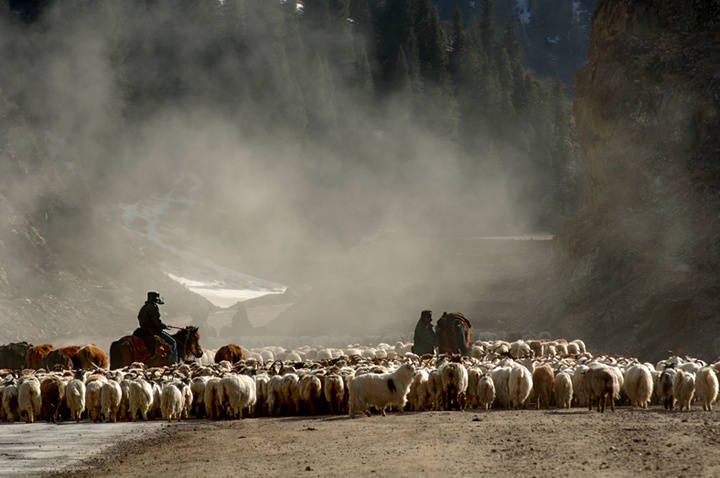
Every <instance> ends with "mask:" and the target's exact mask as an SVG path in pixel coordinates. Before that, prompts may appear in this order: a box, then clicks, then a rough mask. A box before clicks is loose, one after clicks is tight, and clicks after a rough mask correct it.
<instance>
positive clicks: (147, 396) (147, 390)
mask: <svg viewBox="0 0 720 478" xmlns="http://www.w3.org/2000/svg"><path fill="white" fill-rule="evenodd" d="M129 382H130V383H129V385H130V388H129V396H128V416H129V417H130V420H132V421H135V420H136V419H137V416H138V414H140V417H141V418H142V420H143V421H147V420H148V412H149V411H150V409H151V408H152V404H153V398H154V397H153V387H152V385H151V384H150V383H149V382H148V381H147V380H145V379H143V378H141V377H137V378H135V379H134V380H130V381H129Z"/></svg>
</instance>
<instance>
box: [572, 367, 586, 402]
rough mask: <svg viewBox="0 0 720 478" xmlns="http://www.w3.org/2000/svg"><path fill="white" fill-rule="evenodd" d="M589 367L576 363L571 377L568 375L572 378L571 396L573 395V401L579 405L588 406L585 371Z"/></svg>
mask: <svg viewBox="0 0 720 478" xmlns="http://www.w3.org/2000/svg"><path fill="white" fill-rule="evenodd" d="M589 369H590V367H588V366H587V365H578V366H577V367H575V370H574V372H573V375H572V377H570V378H571V380H572V387H573V397H575V401H576V403H577V404H578V406H580V407H587V406H588V400H589V399H588V395H587V390H586V389H585V372H587V371H588V370H589Z"/></svg>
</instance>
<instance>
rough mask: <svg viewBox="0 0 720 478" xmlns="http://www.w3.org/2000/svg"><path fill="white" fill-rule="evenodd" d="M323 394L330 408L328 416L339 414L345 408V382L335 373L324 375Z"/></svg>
mask: <svg viewBox="0 0 720 478" xmlns="http://www.w3.org/2000/svg"><path fill="white" fill-rule="evenodd" d="M323 393H324V394H325V400H326V401H327V402H328V405H329V406H330V414H331V415H333V414H336V413H341V412H342V410H343V409H344V407H345V405H344V402H345V382H344V380H343V378H342V376H341V375H339V374H336V373H331V374H328V375H326V376H325V383H324V386H323Z"/></svg>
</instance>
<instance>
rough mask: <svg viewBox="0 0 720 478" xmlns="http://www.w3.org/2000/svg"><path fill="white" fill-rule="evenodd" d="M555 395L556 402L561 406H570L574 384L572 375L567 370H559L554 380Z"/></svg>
mask: <svg viewBox="0 0 720 478" xmlns="http://www.w3.org/2000/svg"><path fill="white" fill-rule="evenodd" d="M553 395H554V397H555V403H556V405H557V406H558V407H560V408H568V409H569V408H570V402H572V397H573V384H572V379H571V378H570V375H568V374H567V373H566V372H559V373H558V374H557V375H555V381H554V382H553Z"/></svg>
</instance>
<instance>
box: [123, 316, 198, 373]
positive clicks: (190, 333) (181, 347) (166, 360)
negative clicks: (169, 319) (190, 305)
mask: <svg viewBox="0 0 720 478" xmlns="http://www.w3.org/2000/svg"><path fill="white" fill-rule="evenodd" d="M170 336H171V337H172V338H173V339H175V342H176V343H177V349H178V361H179V362H180V363H182V362H184V361H185V360H187V359H189V358H190V357H191V356H195V357H198V358H200V357H202V355H203V350H202V347H201V346H200V334H199V333H198V328H197V327H193V326H187V327H184V328H181V329H180V330H179V331H178V332H176V333H175V334H171V335H170ZM152 338H153V339H154V342H155V344H154V347H153V345H152V341H150V340H146V342H151V343H150V344H146V345H150V347H153V348H152V349H151V350H150V351H149V352H150V356H149V357H147V358H146V359H145V360H143V363H144V364H145V365H147V366H149V367H163V366H167V365H170V357H169V354H168V352H169V351H170V345H169V344H168V343H167V342H166V341H164V340H163V339H162V338H161V337H159V336H157V335H155V336H154V337H152ZM131 340H132V338H131V337H129V336H127V337H122V338H121V339H120V340H117V341H115V342H113V343H112V344H111V345H110V370H115V369H118V368H122V367H125V366H127V365H130V364H131V363H133V362H135V353H134V351H133V346H132V344H131V342H130V341H131Z"/></svg>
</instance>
